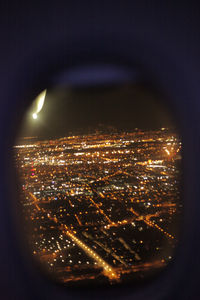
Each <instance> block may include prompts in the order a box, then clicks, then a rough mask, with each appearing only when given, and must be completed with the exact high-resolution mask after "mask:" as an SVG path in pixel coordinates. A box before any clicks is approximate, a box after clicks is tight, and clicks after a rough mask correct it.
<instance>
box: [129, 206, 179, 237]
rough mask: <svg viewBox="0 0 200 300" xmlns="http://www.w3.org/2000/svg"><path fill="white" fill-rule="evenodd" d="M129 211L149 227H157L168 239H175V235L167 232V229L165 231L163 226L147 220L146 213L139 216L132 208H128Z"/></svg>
mask: <svg viewBox="0 0 200 300" xmlns="http://www.w3.org/2000/svg"><path fill="white" fill-rule="evenodd" d="M130 211H131V212H132V213H133V214H134V215H135V216H137V217H138V220H141V221H143V222H144V223H145V224H147V225H148V226H150V227H154V228H156V229H158V230H159V231H160V232H162V233H163V234H164V235H166V236H167V237H168V238H170V239H172V240H173V239H175V237H174V236H173V235H172V234H170V233H168V232H167V231H165V230H164V229H163V228H161V227H160V226H158V225H157V224H156V223H154V222H152V221H150V220H149V218H148V215H147V216H140V215H139V214H138V213H137V212H136V211H135V210H134V209H133V208H130Z"/></svg>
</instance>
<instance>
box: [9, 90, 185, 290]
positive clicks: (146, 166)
mask: <svg viewBox="0 0 200 300" xmlns="http://www.w3.org/2000/svg"><path fill="white" fill-rule="evenodd" d="M171 117H172V116H171V115H170V114H169V112H168V110H167V108H166V107H164V106H163V99H162V96H161V95H160V94H159V93H158V92H156V91H155V90H153V89H152V88H151V87H149V86H145V85H144V84H123V85H118V86H114V85H112V86H100V87H99V86H97V87H94V86H93V87H71V88H69V87H68V88H66V87H57V88H56V87H54V88H52V89H51V90H47V91H46V90H45V91H43V92H42V93H41V94H40V95H39V96H38V97H37V99H35V100H34V101H33V104H32V106H31V107H30V109H29V110H28V111H27V113H26V115H25V116H24V120H23V122H22V124H21V128H20V130H19V134H18V137H17V139H16V144H15V146H14V148H15V158H16V164H17V170H18V174H19V182H20V187H21V197H20V199H21V203H20V205H21V210H20V211H21V212H22V216H23V224H24V226H23V230H24V235H25V237H26V241H27V243H28V245H29V247H30V250H31V252H32V255H33V257H34V259H35V261H36V262H38V263H40V265H41V266H42V268H43V269H44V270H45V271H46V272H47V273H48V274H49V275H50V276H51V277H53V278H54V279H55V280H56V281H58V282H60V283H63V284H67V285H77V286H80V285H87V284H92V285H94V284H97V285H99V284H104V283H105V284H114V283H123V282H130V280H131V281H132V282H134V280H135V281H137V282H138V280H139V281H142V280H143V279H146V278H150V277H151V276H152V275H154V274H157V273H158V271H161V270H162V269H163V268H165V267H166V265H167V264H168V263H169V261H170V260H171V259H172V258H173V256H174V249H175V247H176V245H177V242H178V235H179V229H180V228H179V227H180V217H181V207H182V204H181V201H180V179H181V141H180V138H179V136H178V132H177V128H176V126H175V125H174V123H173V121H172V118H171Z"/></svg>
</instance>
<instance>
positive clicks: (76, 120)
mask: <svg viewBox="0 0 200 300" xmlns="http://www.w3.org/2000/svg"><path fill="white" fill-rule="evenodd" d="M163 99H164V98H163V96H162V95H161V94H160V93H159V92H156V91H155V90H154V89H153V88H152V87H150V86H147V85H145V84H141V83H140V84H132V85H131V84H123V85H116V86H115V85H112V86H98V87H94V86H93V87H79V88H78V87H76V88H70V87H69V88H67V87H65V88H63V87H62V88H58V87H57V88H53V89H51V90H48V91H47V95H46V100H45V103H44V106H43V108H42V110H41V112H40V113H39V114H38V119H37V120H33V119H32V113H33V109H32V108H30V110H29V111H28V112H27V114H26V116H25V118H24V121H23V122H22V126H21V132H20V133H19V136H38V137H40V138H41V137H42V138H53V137H61V136H66V135H68V134H71V133H74V134H77V133H86V134H87V133H88V132H92V131H93V130H94V131H95V130H96V129H97V128H104V127H107V126H111V127H115V128H116V129H118V130H127V131H130V130H132V129H134V128H140V129H149V130H150V129H157V128H161V127H174V126H173V122H172V120H171V115H170V114H169V112H168V110H167V108H166V107H165V105H164V103H165V102H164V101H163Z"/></svg>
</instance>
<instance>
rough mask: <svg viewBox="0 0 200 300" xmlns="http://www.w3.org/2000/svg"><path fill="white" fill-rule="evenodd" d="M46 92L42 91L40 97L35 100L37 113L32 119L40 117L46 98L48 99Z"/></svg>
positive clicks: (35, 112)
mask: <svg viewBox="0 0 200 300" xmlns="http://www.w3.org/2000/svg"><path fill="white" fill-rule="evenodd" d="M46 92H47V90H44V91H42V92H41V93H40V94H39V95H38V96H37V98H36V99H35V101H34V103H35V106H36V108H35V111H34V113H33V114H32V117H33V119H34V120H36V119H37V117H38V113H39V112H40V111H41V109H42V107H43V105H44V101H45V97H46Z"/></svg>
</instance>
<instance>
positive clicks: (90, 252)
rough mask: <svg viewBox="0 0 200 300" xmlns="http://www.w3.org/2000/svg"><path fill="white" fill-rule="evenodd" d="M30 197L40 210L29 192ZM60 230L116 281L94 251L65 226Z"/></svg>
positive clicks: (113, 273)
mask: <svg viewBox="0 0 200 300" xmlns="http://www.w3.org/2000/svg"><path fill="white" fill-rule="evenodd" d="M29 194H30V196H31V197H32V199H33V201H34V205H35V206H36V208H37V210H41V208H40V207H39V206H38V204H37V202H38V200H37V198H36V197H35V196H34V195H33V194H32V193H31V192H30V193H29ZM42 211H43V212H45V213H46V214H47V217H48V218H49V219H50V220H51V221H53V222H55V223H56V224H57V223H59V221H58V219H57V218H56V217H52V216H51V215H50V214H49V213H47V212H46V211H45V210H44V209H42ZM59 227H60V229H61V230H62V232H63V233H64V234H65V235H67V236H68V237H70V238H71V239H72V240H73V241H74V243H76V245H77V246H78V247H79V248H81V249H82V250H83V251H84V252H85V253H86V254H87V255H88V256H89V257H91V258H92V259H93V260H94V261H96V263H97V264H98V266H99V267H101V268H102V269H103V274H104V275H105V276H106V277H108V278H109V279H110V280H118V279H119V277H120V275H119V274H118V273H116V271H115V270H114V269H113V268H112V267H111V266H110V265H109V264H108V263H107V262H105V260H103V259H102V258H101V257H100V256H99V255H98V254H97V253H96V252H95V251H94V250H92V249H91V248H90V247H88V246H87V245H86V244H85V243H83V242H82V241H81V240H80V239H79V238H78V237H76V236H75V234H74V233H72V232H70V231H69V229H68V227H67V226H66V225H65V224H60V226H59Z"/></svg>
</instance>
